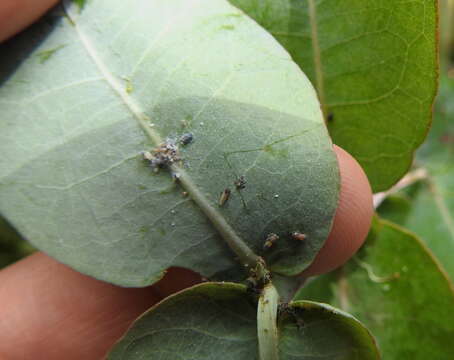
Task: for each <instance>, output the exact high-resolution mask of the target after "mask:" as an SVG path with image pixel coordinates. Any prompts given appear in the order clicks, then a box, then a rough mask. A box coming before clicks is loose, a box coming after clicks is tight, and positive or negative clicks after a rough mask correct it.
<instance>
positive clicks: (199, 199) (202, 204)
mask: <svg viewBox="0 0 454 360" xmlns="http://www.w3.org/2000/svg"><path fill="white" fill-rule="evenodd" d="M65 12H66V15H67V16H68V18H69V19H70V21H71V22H72V24H71V25H72V26H71V27H72V28H73V29H74V30H75V31H76V34H77V36H78V38H79V39H80V41H81V43H82V45H83V47H84V49H85V51H86V52H87V54H88V56H89V58H90V59H91V60H92V61H93V63H94V65H95V66H96V68H97V69H98V71H99V72H100V73H101V75H102V77H103V78H104V80H105V81H106V83H107V84H108V85H109V86H110V87H111V88H112V90H113V91H114V93H115V94H116V95H117V96H118V97H119V98H120V99H121V100H122V101H123V103H124V105H125V106H126V108H127V109H128V110H129V111H130V112H131V113H132V114H133V116H134V117H135V118H136V120H137V121H138V123H139V125H140V127H141V128H142V129H143V130H144V132H145V133H146V135H147V136H148V137H149V138H150V139H151V140H152V141H153V142H154V143H155V144H156V145H159V144H161V143H162V142H163V139H162V137H161V135H160V134H159V133H158V132H157V131H156V130H154V129H153V128H151V127H150V126H149V125H148V124H149V123H150V118H149V117H148V116H147V115H146V114H145V113H144V111H142V110H141V108H140V105H139V104H138V103H137V102H136V101H135V100H134V99H133V98H132V97H131V96H129V94H128V93H127V91H126V90H125V89H124V88H123V86H122V83H121V82H120V81H119V80H118V79H117V78H116V77H115V76H114V75H113V73H112V72H110V71H109V69H108V67H107V66H106V64H105V63H104V62H103V61H102V59H101V58H100V57H99V56H98V54H97V51H96V48H95V47H94V46H93V44H92V43H91V41H90V39H89V38H88V37H87V36H86V35H85V34H84V32H83V31H82V29H80V27H79V25H78V22H77V20H76V19H74V18H73V17H72V16H71V14H70V12H69V11H67V9H66V8H65ZM170 170H171V172H173V173H178V174H179V175H180V176H179V183H180V185H181V186H182V187H183V188H184V189H185V190H186V192H187V193H188V194H189V196H190V198H191V199H192V200H193V201H194V203H195V204H196V205H197V206H198V207H199V208H200V210H201V211H202V212H203V214H204V215H205V216H206V217H207V218H208V220H209V221H210V222H211V224H212V225H213V227H214V228H215V229H216V230H217V231H218V233H219V234H220V235H221V237H222V238H223V239H224V240H225V242H226V243H227V244H228V245H229V247H230V248H231V249H232V250H233V251H234V252H235V253H236V255H238V257H239V259H240V260H241V262H242V263H243V264H247V265H248V266H251V267H254V266H255V265H256V263H257V261H258V259H259V257H258V256H257V255H255V254H254V253H253V252H252V250H251V249H250V248H249V247H248V246H247V244H246V243H245V242H244V241H243V239H241V238H240V236H239V235H238V234H237V233H236V231H235V230H234V229H233V227H232V226H231V225H230V224H229V223H228V222H227V220H226V219H225V218H224V217H223V216H222V214H221V213H220V212H219V211H218V210H217V209H216V208H214V207H213V206H212V205H211V204H210V202H209V200H208V199H207V198H206V196H205V195H204V194H203V193H202V192H201V191H200V190H199V188H198V187H197V185H196V184H195V183H194V182H193V181H192V179H191V178H190V176H189V175H188V174H187V173H186V171H185V170H184V169H183V168H181V167H180V166H178V165H176V164H173V165H172V166H171V167H170Z"/></svg>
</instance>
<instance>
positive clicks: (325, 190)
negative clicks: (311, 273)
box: [0, 0, 338, 286]
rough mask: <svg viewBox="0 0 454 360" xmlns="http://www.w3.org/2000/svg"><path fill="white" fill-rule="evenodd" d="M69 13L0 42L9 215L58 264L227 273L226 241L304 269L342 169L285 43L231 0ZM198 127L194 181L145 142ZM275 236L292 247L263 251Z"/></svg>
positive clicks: (127, 274)
mask: <svg viewBox="0 0 454 360" xmlns="http://www.w3.org/2000/svg"><path fill="white" fill-rule="evenodd" d="M65 11H66V12H67V14H66V16H65V17H55V15H54V17H51V18H49V17H48V18H46V19H44V21H42V22H41V23H40V24H39V25H36V26H35V27H34V28H32V29H31V30H29V31H27V32H26V33H24V34H23V35H21V36H20V37H18V38H16V39H14V40H13V41H11V42H10V43H8V44H5V45H4V46H3V48H2V49H1V52H2V62H1V66H0V76H1V78H2V82H3V86H2V88H1V89H0V98H1V100H0V113H1V117H2V121H1V124H0V133H1V134H2V141H1V145H0V150H1V153H2V156H1V159H0V161H1V163H0V169H1V178H0V181H1V183H0V200H1V211H2V213H3V214H4V215H5V217H7V218H8V219H9V220H10V221H11V222H12V223H13V224H14V226H16V227H17V228H18V230H19V231H20V232H21V233H23V234H24V235H25V236H26V237H27V238H28V239H30V241H31V242H32V243H33V244H34V245H36V246H37V247H39V248H40V249H42V250H44V251H45V252H47V253H49V254H50V255H52V256H54V257H56V258H57V259H59V260H60V261H62V262H64V263H66V264H69V265H71V266H73V267H74V268H76V269H77V270H79V271H81V272H84V273H87V274H89V275H92V276H95V277H97V278H100V279H103V280H106V281H111V282H114V283H117V284H121V285H126V286H143V285H147V284H150V283H152V282H154V281H156V280H157V279H158V278H159V277H160V276H161V274H162V271H163V270H164V269H166V268H167V267H169V266H182V267H188V268H191V269H193V270H195V271H198V272H200V273H202V274H203V275H205V276H207V277H211V276H215V275H218V276H220V274H221V273H223V274H225V272H226V271H230V270H231V269H232V268H235V267H236V262H235V261H234V260H233V257H232V256H231V255H232V254H231V251H230V250H229V249H228V248H227V246H226V245H225V243H224V241H223V240H222V239H221V236H220V235H219V234H222V236H224V237H225V238H230V239H231V238H233V237H240V238H242V239H243V240H244V241H245V242H246V243H247V244H248V245H249V246H250V247H252V248H253V250H255V251H256V252H257V253H259V254H263V255H264V256H265V257H266V260H267V262H268V263H269V264H270V265H271V266H272V268H273V269H274V270H276V271H278V272H280V273H282V274H295V273H299V272H300V271H302V270H303V269H304V268H305V267H307V266H308V265H309V264H310V262H311V260H312V259H313V257H314V256H315V254H316V253H317V251H318V250H319V249H320V248H321V246H322V245H323V242H324V240H325V239H326V237H327V235H328V233H329V230H330V226H331V221H332V218H333V214H334V211H335V207H336V202H337V194H338V169H337V162H336V159H335V156H334V153H333V151H332V143H331V141H330V139H329V137H328V133H327V130H326V128H325V126H324V124H323V119H322V114H321V111H320V106H319V103H318V101H317V99H316V94H315V91H314V89H313V88H312V86H311V84H310V82H309V81H308V80H307V78H306V77H305V76H304V74H303V73H302V72H301V70H300V69H299V68H298V66H297V65H296V64H294V63H293V62H292V61H291V59H290V56H289V55H288V54H287V53H286V52H285V50H284V49H283V48H282V47H281V46H280V45H279V44H278V43H277V42H276V41H275V40H274V39H273V38H272V37H271V36H270V35H269V34H267V33H266V31H264V30H263V29H262V28H260V27H259V26H257V25H256V24H255V22H253V21H252V20H250V19H249V18H248V17H247V16H245V15H243V14H242V13H241V12H240V11H239V10H237V9H236V8H234V7H233V6H231V5H230V4H229V3H228V2H227V1H224V0H193V1H187V0H172V1H168V0H154V1H150V0H136V1H133V2H125V1H122V0H115V1H113V0H110V1H101V0H97V1H91V2H88V3H87V4H86V5H85V6H84V8H83V9H82V10H79V8H78V7H77V6H76V5H68V6H67V8H66V10H65ZM187 132H191V133H192V134H193V136H194V140H193V142H192V143H190V144H188V145H186V146H180V152H181V156H182V157H183V159H184V164H183V165H181V166H180V169H179V170H178V173H179V175H180V176H181V177H180V182H181V184H183V185H184V186H183V187H184V188H182V187H180V186H179V185H178V184H175V183H174V182H172V180H171V176H170V174H169V172H167V171H165V170H163V171H160V172H159V173H158V174H155V173H154V172H153V171H152V170H151V169H150V167H149V166H148V165H147V164H146V162H145V161H144V160H143V159H142V155H141V151H143V150H149V149H152V148H153V147H155V146H157V145H158V144H159V143H160V142H161V141H167V140H165V139H170V140H172V139H178V138H179V136H180V135H181V134H183V133H187ZM170 140H169V141H170ZM241 175H243V176H245V179H246V181H247V184H246V188H245V189H243V190H241V191H236V190H234V189H235V186H234V181H235V180H237V177H238V176H241ZM226 188H231V189H232V194H231V196H230V199H229V200H228V201H227V202H226V203H225V204H224V205H223V206H220V205H219V199H220V193H221V192H223V191H224V189H226ZM183 191H187V192H189V196H187V197H184V196H183V194H182V192H183ZM292 231H304V232H305V233H306V234H307V241H304V242H301V241H297V240H294V239H292V238H291V236H290V233H291V232H292ZM271 232H273V233H277V234H278V235H279V236H280V240H279V241H278V242H277V243H276V244H275V246H273V248H271V249H269V251H266V252H265V251H264V250H263V243H264V240H265V237H266V235H267V234H268V233H271Z"/></svg>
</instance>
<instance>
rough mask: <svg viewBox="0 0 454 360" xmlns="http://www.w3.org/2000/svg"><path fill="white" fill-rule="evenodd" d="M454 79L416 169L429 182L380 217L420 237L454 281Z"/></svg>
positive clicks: (446, 85)
mask: <svg viewBox="0 0 454 360" xmlns="http://www.w3.org/2000/svg"><path fill="white" fill-rule="evenodd" d="M453 99H454V79H449V78H448V77H446V76H445V77H443V78H442V79H441V84H440V91H439V96H438V99H437V104H436V108H435V117H434V121H433V124H432V129H431V131H430V133H429V136H428V138H427V141H426V142H425V143H424V145H423V146H422V147H421V149H420V150H419V151H418V152H417V154H416V155H417V156H416V166H417V167H418V168H419V169H424V170H425V172H426V178H425V179H423V180H421V181H419V182H418V183H416V184H414V185H412V186H410V187H408V188H407V189H404V190H402V191H400V192H399V193H397V194H395V195H394V196H392V197H390V198H388V199H386V200H385V201H384V202H383V203H382V204H381V205H380V207H379V208H378V212H379V214H380V215H381V216H382V217H384V218H387V219H390V220H391V221H394V222H396V223H397V224H399V225H402V226H404V227H406V228H408V229H409V230H411V231H413V232H414V233H415V234H417V235H418V236H419V237H420V238H421V239H422V240H423V241H424V242H425V243H426V244H427V246H428V247H429V248H430V249H431V250H432V251H433V253H434V254H435V255H436V256H437V258H438V259H439V260H440V262H441V263H442V264H443V267H444V268H445V269H446V271H447V272H448V273H449V275H450V277H451V279H452V280H453V281H454V103H453Z"/></svg>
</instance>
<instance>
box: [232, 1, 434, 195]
mask: <svg viewBox="0 0 454 360" xmlns="http://www.w3.org/2000/svg"><path fill="white" fill-rule="evenodd" d="M231 3H232V4H234V5H236V6H238V7H239V8H241V9H243V10H244V11H245V12H246V13H247V14H248V15H250V16H251V17H252V18H254V19H255V20H256V21H257V22H258V23H259V24H260V25H262V26H263V27H264V28H265V29H267V30H268V31H269V32H270V33H271V34H272V35H273V36H274V37H275V38H276V39H277V40H278V41H279V42H280V43H281V44H282V45H283V46H284V47H285V48H286V49H287V50H288V51H289V52H290V54H291V55H292V57H293V59H294V60H295V61H296V62H297V63H298V64H299V65H300V67H301V68H302V69H303V71H304V72H305V73H306V74H307V75H308V77H309V78H310V79H311V81H312V82H313V84H314V86H316V88H317V92H318V95H319V98H320V101H321V103H322V106H323V108H324V112H325V115H326V117H327V118H328V119H331V121H329V122H328V128H329V131H330V134H331V136H332V138H333V141H334V142H335V143H336V144H338V145H340V146H341V147H343V148H344V149H345V150H347V151H349V152H350V154H352V155H353V156H354V157H355V158H356V159H357V160H358V161H359V162H360V164H361V165H362V167H363V168H364V170H365V171H366V173H367V175H368V177H369V180H370V182H371V184H372V188H373V190H374V191H381V190H384V189H386V188H388V187H390V186H391V185H392V184H393V183H395V182H396V181H397V180H398V179H399V178H400V177H402V176H403V175H404V174H405V172H406V171H407V170H408V168H409V167H410V165H411V162H412V158H413V152H414V150H415V149H416V148H417V147H418V146H419V145H420V144H421V143H422V141H423V140H424V138H425V136H426V133H427V129H428V127H429V124H430V119H431V105H432V102H433V98H434V96H435V92H436V86H437V85H436V78H437V74H436V68H437V60H436V59H437V56H436V53H437V51H436V47H437V45H436V31H437V20H436V19H437V15H436V11H437V3H436V1H433V0H415V1H406V0H399V1H386V0H380V1H364V0H354V1H343V0H308V1H299V0H231Z"/></svg>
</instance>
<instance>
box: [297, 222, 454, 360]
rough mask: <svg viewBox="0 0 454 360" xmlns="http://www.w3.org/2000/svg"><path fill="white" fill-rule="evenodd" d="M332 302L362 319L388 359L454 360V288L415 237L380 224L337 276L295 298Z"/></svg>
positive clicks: (322, 278) (312, 284) (322, 280)
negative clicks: (453, 357)
mask: <svg viewBox="0 0 454 360" xmlns="http://www.w3.org/2000/svg"><path fill="white" fill-rule="evenodd" d="M295 298H296V299H310V300H314V301H322V302H328V303H330V304H333V305H334V306H337V307H339V308H341V309H342V310H344V311H347V312H349V313H351V314H352V315H353V316H355V317H356V318H357V319H359V320H360V321H361V322H362V323H363V324H364V325H365V326H366V327H367V328H368V329H369V330H370V331H371V332H372V334H374V336H375V338H376V339H377V342H378V346H379V348H380V351H381V353H382V356H383V358H384V359H387V360H401V359H413V360H427V359H450V358H451V357H452V354H454V343H453V341H452V336H453V334H454V312H453V309H454V289H453V286H452V283H450V281H449V280H448V278H447V277H446V275H445V274H444V273H443V272H442V271H441V270H440V268H439V265H438V263H437V262H436V261H435V259H434V258H433V256H432V255H431V254H430V252H429V250H427V248H426V247H425V246H424V245H423V244H422V243H421V242H420V240H419V239H418V238H416V237H415V236H414V235H412V234H411V233H409V232H407V231H405V230H403V229H402V228H400V227H398V226H396V225H394V224H392V223H389V222H387V221H385V220H376V221H375V223H374V225H373V228H372V231H371V233H370V235H369V238H368V240H367V241H366V244H365V246H364V247H363V248H362V250H361V251H360V252H359V254H358V255H356V257H355V258H354V259H353V260H351V261H350V262H349V263H348V264H347V265H346V266H344V267H343V268H342V269H340V270H339V271H337V272H334V273H330V274H327V275H323V276H320V277H318V278H316V279H314V280H313V281H311V282H309V283H308V284H307V285H306V286H305V287H304V288H303V289H302V290H301V291H300V292H299V293H298V294H297V295H296V297H295Z"/></svg>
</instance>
